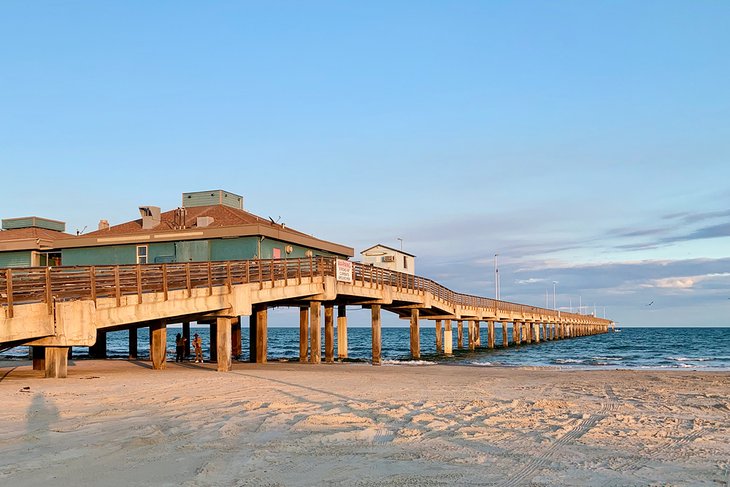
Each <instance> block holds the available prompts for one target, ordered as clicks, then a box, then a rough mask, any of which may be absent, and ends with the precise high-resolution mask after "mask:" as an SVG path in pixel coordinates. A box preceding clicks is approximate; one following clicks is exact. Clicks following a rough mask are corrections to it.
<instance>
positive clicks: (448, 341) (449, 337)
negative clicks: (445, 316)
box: [444, 320, 454, 355]
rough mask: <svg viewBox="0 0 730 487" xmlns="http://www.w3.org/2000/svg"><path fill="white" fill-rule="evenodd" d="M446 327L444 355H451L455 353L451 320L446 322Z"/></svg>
mask: <svg viewBox="0 0 730 487" xmlns="http://www.w3.org/2000/svg"><path fill="white" fill-rule="evenodd" d="M445 325H446V326H445V327H444V353H445V354H446V355H451V354H452V353H454V336H453V332H452V331H451V320H446V323H445Z"/></svg>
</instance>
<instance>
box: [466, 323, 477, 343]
mask: <svg viewBox="0 0 730 487" xmlns="http://www.w3.org/2000/svg"><path fill="white" fill-rule="evenodd" d="M467 323H468V326H467V330H466V339H467V342H469V350H474V349H475V348H476V346H477V338H476V336H475V335H476V331H474V328H475V326H474V321H473V320H469V321H468V322H467Z"/></svg>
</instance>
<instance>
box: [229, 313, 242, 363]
mask: <svg viewBox="0 0 730 487" xmlns="http://www.w3.org/2000/svg"><path fill="white" fill-rule="evenodd" d="M241 338H242V337H241V317H240V316H239V317H237V318H233V320H231V355H232V356H233V358H235V359H236V360H241V356H242V355H243V343H242V342H241Z"/></svg>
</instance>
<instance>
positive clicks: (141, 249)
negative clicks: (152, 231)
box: [137, 245, 147, 264]
mask: <svg viewBox="0 0 730 487" xmlns="http://www.w3.org/2000/svg"><path fill="white" fill-rule="evenodd" d="M146 263H147V246H146V245H137V264H146Z"/></svg>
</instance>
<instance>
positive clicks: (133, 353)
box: [129, 327, 137, 360]
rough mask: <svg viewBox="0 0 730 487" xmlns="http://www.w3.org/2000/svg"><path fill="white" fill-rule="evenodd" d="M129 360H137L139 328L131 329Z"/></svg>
mask: <svg viewBox="0 0 730 487" xmlns="http://www.w3.org/2000/svg"><path fill="white" fill-rule="evenodd" d="M129 360H137V328H134V327H132V328H130V329H129Z"/></svg>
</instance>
